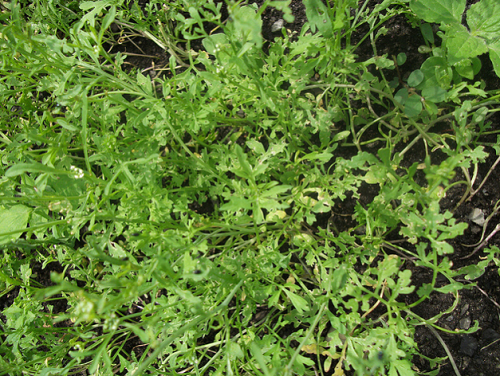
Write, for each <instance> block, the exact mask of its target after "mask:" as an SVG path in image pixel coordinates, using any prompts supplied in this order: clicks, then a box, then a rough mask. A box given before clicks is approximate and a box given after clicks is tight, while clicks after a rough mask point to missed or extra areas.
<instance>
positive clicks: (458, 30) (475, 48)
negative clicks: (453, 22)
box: [446, 25, 488, 65]
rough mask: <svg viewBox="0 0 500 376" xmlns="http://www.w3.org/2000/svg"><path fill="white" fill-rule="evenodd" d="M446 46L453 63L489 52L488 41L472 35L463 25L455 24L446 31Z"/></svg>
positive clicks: (450, 60) (449, 59)
mask: <svg viewBox="0 0 500 376" xmlns="http://www.w3.org/2000/svg"><path fill="white" fill-rule="evenodd" d="M446 48H447V50H448V54H449V56H448V61H449V62H450V64H452V65H454V64H456V63H458V62H459V61H460V60H462V59H467V58H471V57H475V56H479V55H482V54H484V53H486V52H488V46H487V45H486V41H485V40H484V39H483V38H480V37H475V36H473V35H471V34H470V33H469V32H468V31H467V29H466V28H465V26H463V25H457V26H454V27H452V28H451V29H450V30H449V31H448V32H447V33H446Z"/></svg>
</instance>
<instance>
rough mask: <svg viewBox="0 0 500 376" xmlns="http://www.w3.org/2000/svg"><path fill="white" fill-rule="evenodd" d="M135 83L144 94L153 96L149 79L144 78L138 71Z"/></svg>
mask: <svg viewBox="0 0 500 376" xmlns="http://www.w3.org/2000/svg"><path fill="white" fill-rule="evenodd" d="M137 83H138V84H139V86H140V87H141V88H142V90H144V92H145V93H146V94H149V95H152V94H153V87H152V85H151V79H150V78H149V77H146V76H144V75H143V74H142V73H141V72H140V71H139V70H138V71H137Z"/></svg>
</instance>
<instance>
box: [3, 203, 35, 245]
mask: <svg viewBox="0 0 500 376" xmlns="http://www.w3.org/2000/svg"><path fill="white" fill-rule="evenodd" d="M31 211H32V209H31V208H28V207H27V206H24V205H14V206H12V207H11V208H9V209H0V244H5V243H9V242H11V241H13V240H15V239H17V238H19V237H20V236H21V234H22V233H23V231H21V230H25V229H26V226H27V225H28V220H29V218H30V214H31ZM16 230H19V232H17V233H15V234H10V235H2V234H5V233H8V232H12V231H16Z"/></svg>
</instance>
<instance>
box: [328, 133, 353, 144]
mask: <svg viewBox="0 0 500 376" xmlns="http://www.w3.org/2000/svg"><path fill="white" fill-rule="evenodd" d="M350 134H351V132H350V131H342V132H339V133H337V134H335V136H333V138H332V141H333V142H336V141H341V140H344V139H346V138H347V137H349V135H350Z"/></svg>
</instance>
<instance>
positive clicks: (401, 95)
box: [394, 88, 408, 105]
mask: <svg viewBox="0 0 500 376" xmlns="http://www.w3.org/2000/svg"><path fill="white" fill-rule="evenodd" d="M407 99H408V90H407V89H406V88H401V89H399V90H398V92H397V93H396V94H395V95H394V100H395V101H396V102H398V103H399V104H401V105H404V104H405V103H406V100H407Z"/></svg>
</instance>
